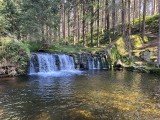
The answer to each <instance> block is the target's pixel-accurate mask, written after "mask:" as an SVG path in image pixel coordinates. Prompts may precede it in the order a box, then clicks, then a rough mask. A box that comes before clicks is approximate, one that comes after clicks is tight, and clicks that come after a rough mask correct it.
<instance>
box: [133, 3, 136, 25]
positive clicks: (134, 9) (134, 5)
mask: <svg viewBox="0 0 160 120" xmlns="http://www.w3.org/2000/svg"><path fill="white" fill-rule="evenodd" d="M135 11H136V0H134V1H133V26H134V20H135Z"/></svg>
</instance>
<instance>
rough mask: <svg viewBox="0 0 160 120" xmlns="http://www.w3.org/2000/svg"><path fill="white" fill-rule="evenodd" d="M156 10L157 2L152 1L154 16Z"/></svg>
mask: <svg viewBox="0 0 160 120" xmlns="http://www.w3.org/2000/svg"><path fill="white" fill-rule="evenodd" d="M155 10H156V0H153V1H152V15H154V14H155Z"/></svg>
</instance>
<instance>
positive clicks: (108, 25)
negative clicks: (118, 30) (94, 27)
mask: <svg viewBox="0 0 160 120" xmlns="http://www.w3.org/2000/svg"><path fill="white" fill-rule="evenodd" d="M109 28H110V21H109V1H108V0H106V9H105V30H109Z"/></svg>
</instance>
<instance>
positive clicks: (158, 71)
mask: <svg viewBox="0 0 160 120" xmlns="http://www.w3.org/2000/svg"><path fill="white" fill-rule="evenodd" d="M146 70H148V71H149V72H150V73H153V74H158V75H160V68H156V67H146Z"/></svg>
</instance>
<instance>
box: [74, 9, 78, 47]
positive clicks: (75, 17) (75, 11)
mask: <svg viewBox="0 0 160 120" xmlns="http://www.w3.org/2000/svg"><path fill="white" fill-rule="evenodd" d="M73 10H74V11H73V14H74V18H73V19H74V23H73V45H75V42H76V36H77V35H76V30H77V28H76V19H77V7H74V9H73Z"/></svg>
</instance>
